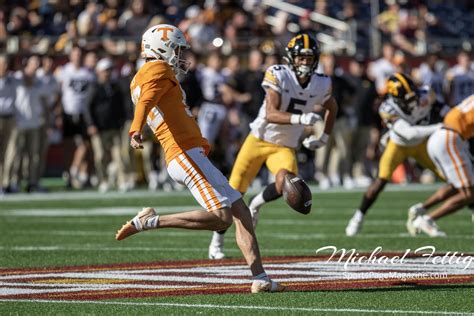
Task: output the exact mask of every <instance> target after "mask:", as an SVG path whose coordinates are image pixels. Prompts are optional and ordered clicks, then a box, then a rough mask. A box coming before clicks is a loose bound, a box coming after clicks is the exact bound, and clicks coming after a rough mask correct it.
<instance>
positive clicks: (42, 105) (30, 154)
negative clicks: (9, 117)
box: [3, 55, 49, 192]
mask: <svg viewBox="0 0 474 316" xmlns="http://www.w3.org/2000/svg"><path fill="white" fill-rule="evenodd" d="M39 66H40V58H39V57H38V56H35V55H33V56H30V57H29V58H27V59H26V62H25V67H24V69H23V71H22V72H20V73H18V76H17V77H18V78H17V80H18V85H17V87H16V99H15V103H14V104H15V120H16V128H15V129H14V131H13V135H12V138H11V140H10V143H9V145H8V150H7V155H6V158H5V173H4V179H3V184H4V186H5V188H6V190H8V191H11V192H18V191H19V190H20V188H21V180H22V179H23V177H24V176H25V178H26V179H25V180H27V191H28V192H35V191H37V190H38V184H39V179H40V176H41V175H40V171H41V168H40V162H41V161H40V160H41V159H40V154H41V150H40V137H41V129H42V127H43V125H45V124H47V122H46V120H47V118H49V115H48V114H49V111H48V101H47V100H48V96H49V95H48V94H47V93H48V91H47V90H46V89H44V87H43V84H42V82H41V80H39V79H38V77H37V76H36V72H37V70H38V68H39ZM23 170H26V174H24V173H23Z"/></svg>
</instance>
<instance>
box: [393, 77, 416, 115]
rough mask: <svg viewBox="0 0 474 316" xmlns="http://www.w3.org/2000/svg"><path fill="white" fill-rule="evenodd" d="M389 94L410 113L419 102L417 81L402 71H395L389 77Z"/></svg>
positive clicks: (399, 105)
mask: <svg viewBox="0 0 474 316" xmlns="http://www.w3.org/2000/svg"><path fill="white" fill-rule="evenodd" d="M387 95H388V96H389V97H391V98H392V99H393V101H394V102H395V103H396V104H397V105H398V107H399V108H400V109H401V110H402V111H403V112H404V113H405V114H408V115H410V114H411V113H412V112H413V110H414V109H415V108H416V107H417V106H418V103H419V96H418V89H417V87H416V85H415V83H414V82H413V80H412V79H411V78H410V77H409V76H407V75H405V74H403V73H400V72H397V73H394V74H393V75H391V76H390V78H388V81H387Z"/></svg>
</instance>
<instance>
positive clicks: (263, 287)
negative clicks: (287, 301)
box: [250, 280, 286, 293]
mask: <svg viewBox="0 0 474 316" xmlns="http://www.w3.org/2000/svg"><path fill="white" fill-rule="evenodd" d="M285 290H286V287H284V286H283V285H281V284H279V283H277V282H275V281H272V280H268V281H266V280H254V281H253V283H252V287H251V289H250V291H251V292H252V293H263V292H283V291H285Z"/></svg>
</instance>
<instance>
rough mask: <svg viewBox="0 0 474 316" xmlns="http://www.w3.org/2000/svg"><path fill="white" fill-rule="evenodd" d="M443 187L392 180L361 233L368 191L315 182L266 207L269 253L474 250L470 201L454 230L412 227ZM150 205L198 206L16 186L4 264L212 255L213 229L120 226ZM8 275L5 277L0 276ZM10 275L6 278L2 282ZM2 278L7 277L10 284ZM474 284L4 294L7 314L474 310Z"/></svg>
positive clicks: (2, 222) (261, 229)
mask: <svg viewBox="0 0 474 316" xmlns="http://www.w3.org/2000/svg"><path fill="white" fill-rule="evenodd" d="M434 189H435V187H414V186H413V187H412V186H409V187H405V188H402V189H401V190H400V189H399V188H397V187H394V186H392V187H389V189H388V190H387V191H388V192H385V193H383V194H382V195H381V197H380V199H379V200H378V201H377V202H376V204H375V205H374V206H373V208H372V209H371V210H370V211H369V215H368V217H367V220H366V222H365V225H364V229H363V232H362V233H361V234H360V235H358V236H357V237H353V238H348V237H346V236H345V235H344V228H345V225H346V224H347V221H348V220H349V218H350V216H351V215H352V213H353V210H354V208H355V207H357V206H358V205H359V202H360V197H361V195H362V193H361V192H360V191H352V192H349V191H346V192H344V191H329V192H318V191H315V194H314V196H313V203H314V204H313V210H312V213H311V214H310V215H307V216H304V215H300V214H298V213H296V212H294V211H292V210H290V209H289V208H288V207H287V206H286V205H285V204H284V202H283V201H282V200H279V201H276V202H273V203H270V204H268V205H266V206H265V207H264V209H263V210H262V213H261V217H260V222H259V226H258V228H257V236H258V238H259V243H260V249H261V252H262V255H263V256H264V257H273V256H311V255H314V254H315V251H316V249H318V248H320V247H324V246H328V245H334V246H336V247H338V248H346V249H350V248H356V249H357V251H360V252H371V251H373V250H374V248H376V247H378V246H381V247H383V250H384V251H387V252H394V251H398V252H403V251H405V250H406V249H408V248H410V249H416V248H419V247H422V246H428V245H432V246H435V247H436V251H437V252H448V251H451V252H452V251H458V252H463V253H471V254H472V253H474V244H473V239H474V234H473V224H472V221H471V212H470V210H468V209H463V210H461V211H459V212H458V213H456V214H454V215H452V216H449V217H446V218H445V219H442V220H441V221H439V225H440V227H441V228H442V229H443V230H444V231H445V232H446V233H447V234H448V237H447V238H437V239H434V238H429V237H427V236H425V235H420V236H418V237H416V238H413V237H410V236H408V234H407V232H406V229H405V220H406V210H407V208H408V207H409V206H410V205H412V204H414V203H416V202H419V201H422V200H423V199H424V198H426V197H427V196H428V195H429V194H431V193H432V192H433V191H434ZM143 206H153V207H156V208H157V209H158V211H159V212H160V213H166V212H167V213H169V212H175V211H178V210H181V209H192V208H193V206H195V202H194V200H193V198H192V197H191V196H190V195H189V194H188V193H187V192H181V193H164V192H155V193H151V192H148V191H135V192H131V193H129V194H119V193H113V192H112V193H108V194H105V195H99V194H98V193H95V192H78V193H74V192H71V193H61V192H55V193H51V194H46V195H34V196H29V195H12V196H11V197H10V196H8V197H6V198H4V199H3V200H0V232H1V235H0V236H1V237H0V270H1V269H5V268H38V267H63V266H78V265H99V264H116V263H122V264H124V263H127V264H128V263H137V262H140V263H143V262H157V261H169V260H172V261H179V260H191V259H207V246H208V243H209V240H210V233H209V232H206V231H185V230H176V229H169V230H158V231H153V232H146V233H143V234H139V235H137V236H134V237H132V238H130V239H127V240H125V241H121V242H118V241H116V240H115V239H114V235H115V232H116V230H117V229H118V228H119V227H120V226H121V225H122V224H123V222H124V221H125V220H127V219H129V218H130V217H131V216H132V214H133V213H134V212H135V211H136V210H139V209H140V208H141V207H143ZM225 241H226V254H227V255H228V256H229V257H232V258H240V257H241V255H240V252H239V250H238V248H237V246H236V244H235V233H234V229H233V228H232V229H231V230H230V231H229V232H228V233H227V234H226V240H225ZM0 281H1V280H0ZM0 284H1V283H0ZM1 289H2V285H0V293H1ZM473 290H474V284H472V283H471V284H444V285H424V286H420V285H400V286H391V287H382V288H362V289H348V290H319V291H307V292H288V293H278V294H263V295H250V294H221V295H190V296H156V297H146V298H118V299H109V300H89V301H69V300H68V301H62V302H52V301H49V300H44V301H42V300H34V301H28V300H17V301H14V300H8V301H7V300H2V299H1V298H0V315H9V314H22V315H27V314H35V315H42V314H68V315H69V314H75V315H76V314H106V315H109V314H113V315H137V314H165V313H166V314H169V315H173V314H175V315H182V314H197V313H199V314H206V315H207V314H210V315H223V314H249V313H253V314H269V315H276V314H282V315H288V314H293V313H301V314H310V313H311V314H318V315H321V314H334V313H340V314H350V315H353V314H372V315H373V314H375V315H377V314H387V313H388V314H444V315H451V314H453V315H454V314H455V313H463V314H469V313H472V312H474V299H473V293H474V291H473Z"/></svg>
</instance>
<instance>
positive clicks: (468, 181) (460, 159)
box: [451, 132, 471, 186]
mask: <svg viewBox="0 0 474 316" xmlns="http://www.w3.org/2000/svg"><path fill="white" fill-rule="evenodd" d="M451 133H452V134H454V133H453V132H451ZM452 141H453V142H452V143H453V147H454V153H455V154H456V157H457V158H458V161H459V163H460V164H461V172H462V173H463V175H464V178H466V180H467V184H468V186H469V185H470V184H471V181H470V179H469V173H467V170H466V166H464V164H463V160H462V158H461V154H460V153H459V150H458V147H457V146H456V137H455V136H454V135H453V139H452Z"/></svg>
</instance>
